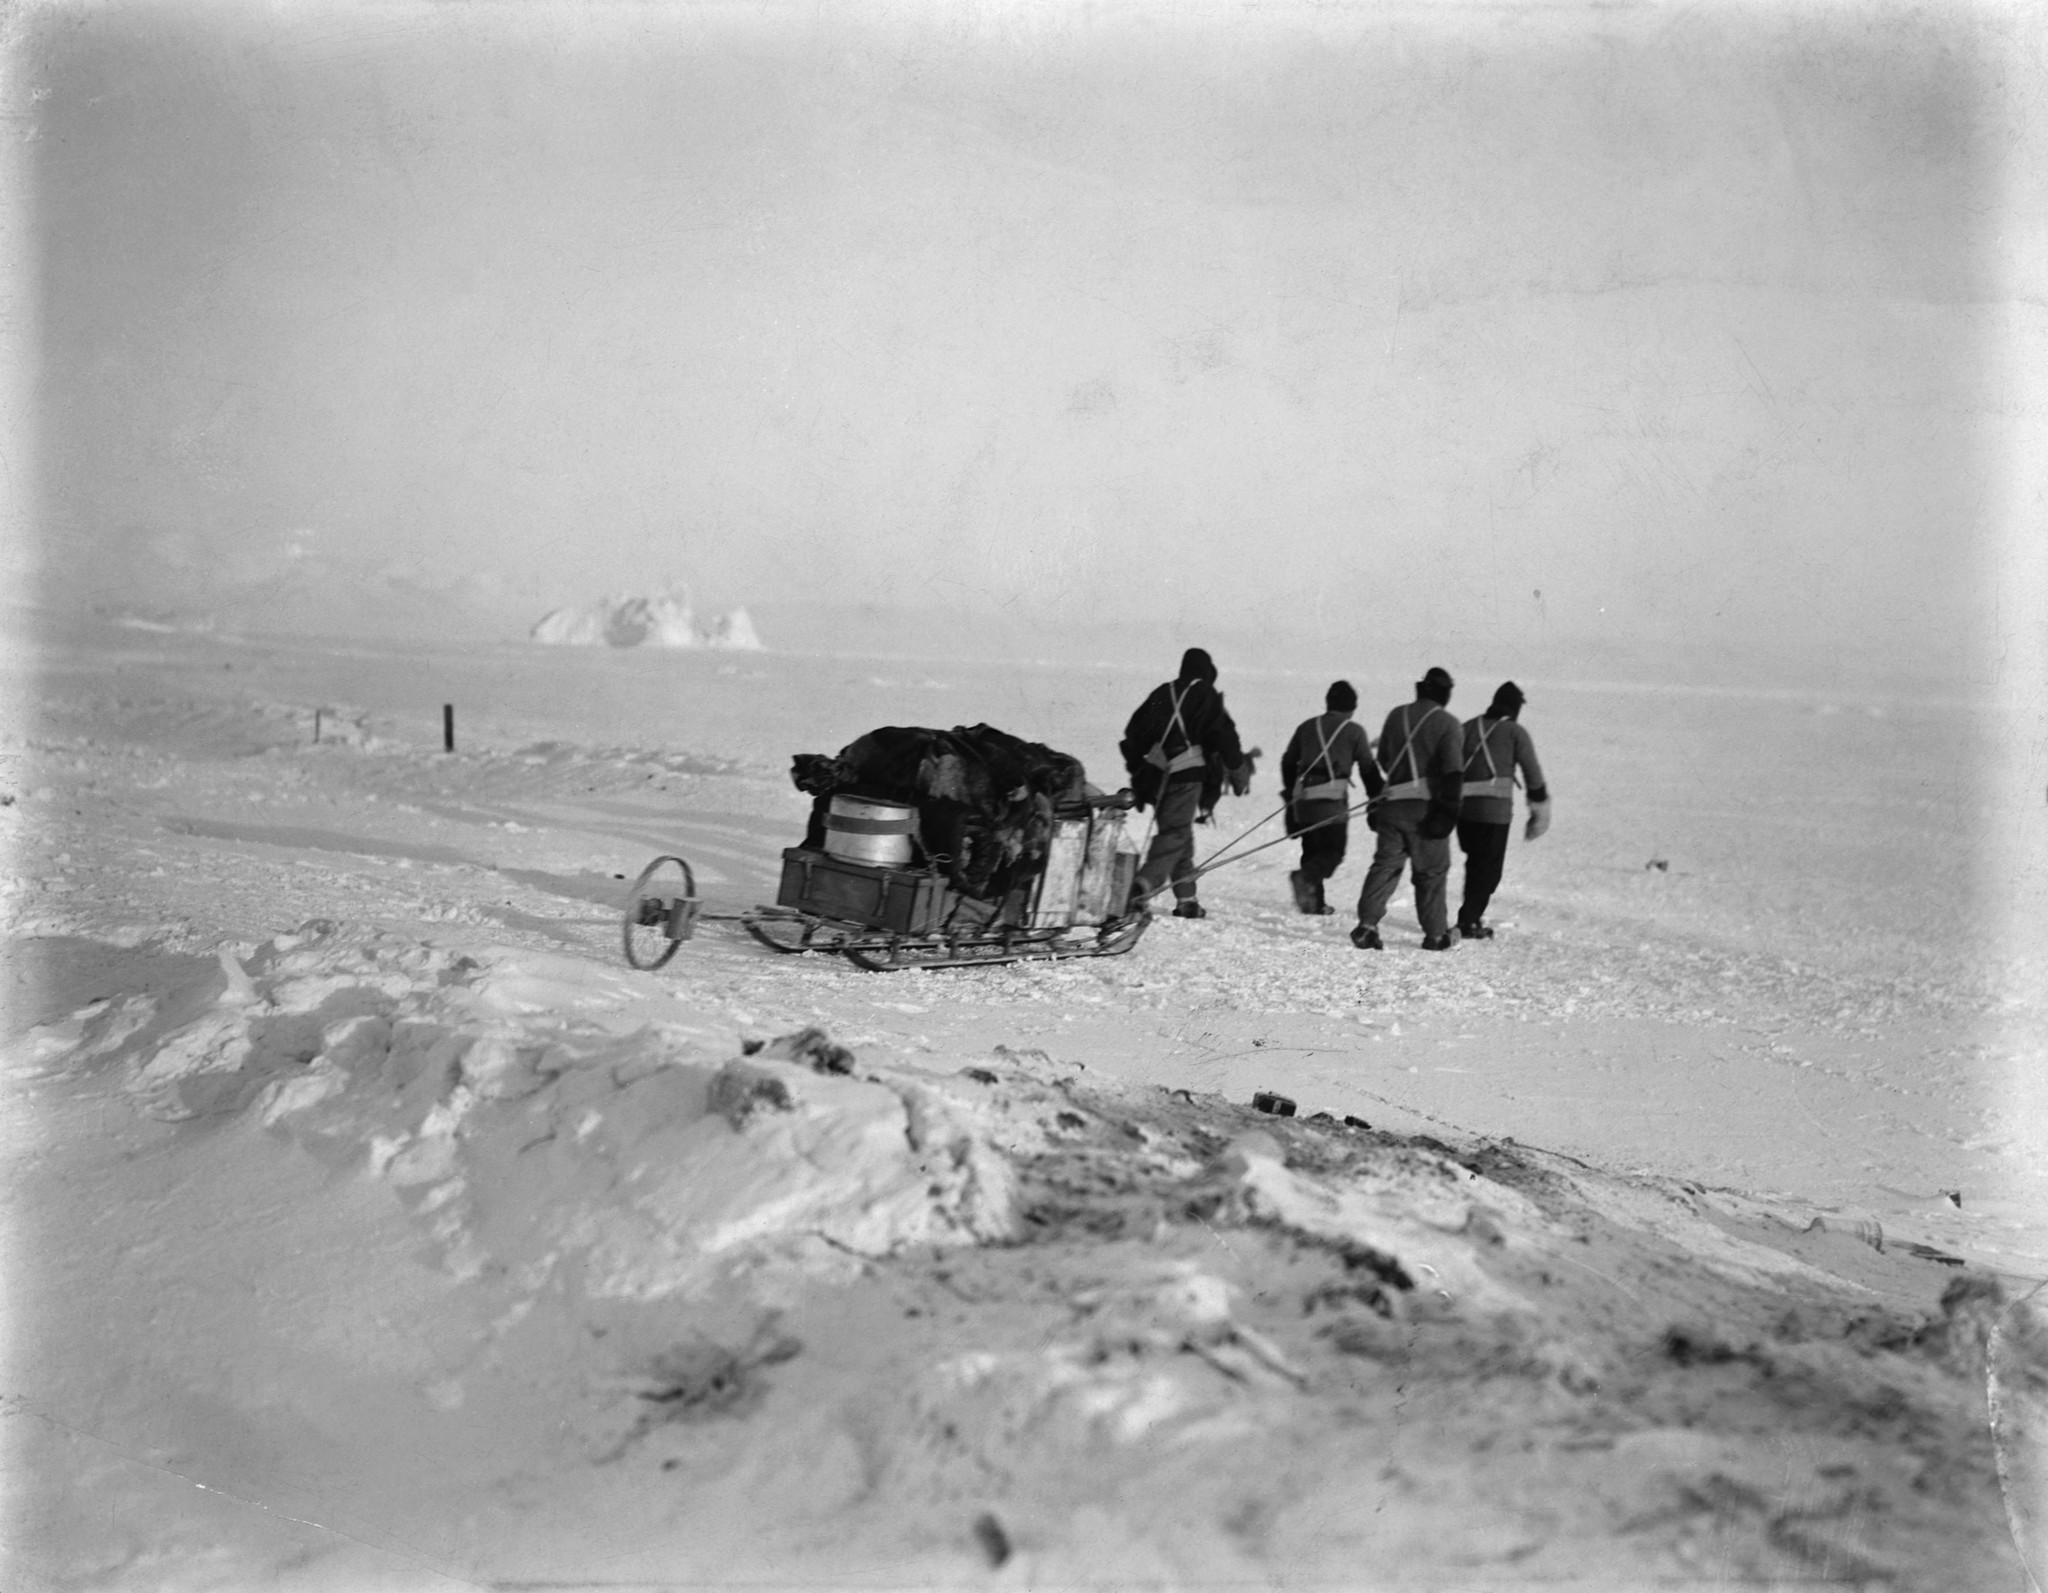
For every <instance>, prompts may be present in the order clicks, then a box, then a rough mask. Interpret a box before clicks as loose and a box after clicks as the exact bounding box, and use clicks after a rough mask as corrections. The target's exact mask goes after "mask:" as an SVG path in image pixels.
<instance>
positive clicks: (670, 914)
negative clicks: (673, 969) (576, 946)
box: [625, 857, 699, 968]
mask: <svg viewBox="0 0 2048 1593" xmlns="http://www.w3.org/2000/svg"><path fill="white" fill-rule="evenodd" d="M698 905H699V904H698V901H697V876H696V875H695V874H693V873H691V872H690V865H689V864H688V863H685V862H684V861H683V860H682V859H681V858H679V857H657V858H656V859H655V860H654V861H653V862H652V863H649V864H648V865H647V867H646V868H644V869H642V870H641V872H640V877H639V878H638V879H636V880H635V881H633V888H632V889H631V890H629V891H628V892H627V893H626V924H625V942H626V961H628V962H629V963H631V964H632V965H633V966H634V967H635V968H659V967H660V966H661V965H662V964H663V963H665V962H667V961H668V960H669V958H671V957H673V956H674V955H675V954H676V947H678V946H680V945H681V944H682V943H683V942H684V941H686V940H688V939H689V938H690V935H691V933H692V932H693V931H694V930H695V929H696V927H697V911H698Z"/></svg>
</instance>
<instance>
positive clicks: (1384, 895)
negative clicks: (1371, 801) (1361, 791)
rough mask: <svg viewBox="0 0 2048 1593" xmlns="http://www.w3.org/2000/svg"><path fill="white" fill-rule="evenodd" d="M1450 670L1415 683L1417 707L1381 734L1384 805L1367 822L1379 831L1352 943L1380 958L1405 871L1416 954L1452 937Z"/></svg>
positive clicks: (1457, 772)
mask: <svg viewBox="0 0 2048 1593" xmlns="http://www.w3.org/2000/svg"><path fill="white" fill-rule="evenodd" d="M1453 684H1454V683H1453V681H1452V680H1451V677H1450V674H1449V672H1448V671H1445V670H1441V669H1432V670H1430V671H1429V673H1428V674H1426V675H1424V676H1423V677H1422V679H1420V680H1418V681H1417V682H1416V683H1415V700H1414V701H1413V702H1411V703H1406V704H1403V705H1402V706H1401V707H1399V708H1396V709H1395V710H1394V711H1393V712H1392V713H1390V714H1388V715H1387V722H1386V723H1385V724H1384V725H1383V726H1381V727H1380V740H1379V752H1378V757H1379V765H1380V768H1381V769H1382V770H1384V771H1385V773H1386V777H1387V789H1386V795H1385V801H1383V802H1382V803H1381V804H1380V808H1379V811H1378V813H1377V814H1375V815H1372V816H1371V817H1370V818H1369V820H1368V822H1370V823H1371V825H1372V827H1373V829H1374V830H1375V831H1377V832H1378V835H1379V844H1378V845H1377V846H1376V847H1375V848H1374V850H1373V855H1372V863H1371V864H1370V866H1368V867H1367V869H1366V871H1365V888H1364V889H1363V890H1361V891H1360V892H1359V893H1358V924H1357V926H1356V927H1355V928H1354V929H1353V930H1352V931H1351V944H1352V945H1354V946H1356V947H1357V948H1358V949H1359V950H1360V951H1381V950H1383V949H1384V945H1383V943H1382V942H1381V940H1380V929H1379V925H1380V920H1381V919H1382V918H1384V917H1385V916H1386V912H1387V903H1388V902H1389V901H1391V900H1392V899H1393V895H1394V891H1395V888H1396V887H1397V886H1399V885H1400V883H1401V871H1402V869H1403V868H1404V867H1407V868H1409V869H1410V870H1411V871H1412V873H1413V875H1414V879H1415V912H1416V916H1417V917H1419V918H1420V919H1421V920H1422V949H1423V950H1424V951H1449V950H1450V949H1451V947H1452V946H1454V945H1456V944H1457V942H1456V941H1455V940H1453V939H1452V938H1451V922H1450V913H1449V910H1448V908H1447V906H1446V902H1445V895H1446V885H1447V881H1448V880H1449V878H1450V873H1451V831H1452V830H1454V829H1456V828H1457V825H1458V804H1459V799H1460V797H1461V796H1462V795H1463V792H1464V785H1465V746H1464V730H1465V727H1464V726H1463V725H1461V724H1459V723H1458V716H1457V715H1456V714H1454V713H1452V712H1451V711H1450V708H1449V707H1448V706H1447V705H1448V704H1449V702H1450V700H1451V687H1452V685H1453Z"/></svg>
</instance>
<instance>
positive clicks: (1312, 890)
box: [1309, 880, 1337, 918]
mask: <svg viewBox="0 0 2048 1593" xmlns="http://www.w3.org/2000/svg"><path fill="white" fill-rule="evenodd" d="M1309 894H1310V895H1311V896H1312V897H1313V898H1314V899H1315V901H1314V905H1313V906H1312V907H1310V908H1309V911H1310V912H1312V913H1314V914H1315V915H1316V916H1317V917H1318V918H1328V917H1329V916H1330V915H1331V914H1332V913H1334V912H1336V910H1337V909H1336V908H1334V907H1332V906H1331V905H1330V904H1329V903H1328V902H1326V901H1324V900H1323V882H1322V881H1321V880H1312V881H1310V883H1309Z"/></svg>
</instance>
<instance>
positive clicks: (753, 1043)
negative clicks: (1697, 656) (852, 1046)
mask: <svg viewBox="0 0 2048 1593" xmlns="http://www.w3.org/2000/svg"><path fill="white" fill-rule="evenodd" d="M740 1053H741V1055H743V1056H758V1057H774V1058H776V1059H777V1060H779V1061H783V1062H801V1063H803V1064H804V1065H805V1066H806V1067H808V1068H809V1069H810V1070H811V1071H812V1072H813V1073H851V1072H852V1071H853V1053H852V1052H851V1051H849V1050H847V1049H846V1047H845V1046H843V1045H841V1044H839V1042H838V1041H836V1040H834V1039H833V1038H832V1037H831V1036H830V1035H829V1034H827V1033H826V1032H825V1031H824V1030H823V1029H820V1028H817V1027H815V1026H814V1027H812V1028H808V1029H799V1030H797V1032H796V1033H795V1034H785V1035H781V1036H778V1037H777V1038H776V1039H773V1040H745V1041H742V1042H741V1044H740Z"/></svg>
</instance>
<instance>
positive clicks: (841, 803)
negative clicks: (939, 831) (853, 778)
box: [825, 796, 917, 868]
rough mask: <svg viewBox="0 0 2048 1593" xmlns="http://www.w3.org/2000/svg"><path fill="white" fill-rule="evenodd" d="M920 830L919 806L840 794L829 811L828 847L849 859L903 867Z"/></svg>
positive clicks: (826, 843) (907, 860)
mask: <svg viewBox="0 0 2048 1593" xmlns="http://www.w3.org/2000/svg"><path fill="white" fill-rule="evenodd" d="M916 833H917V809H916V808H914V807H910V806H908V805H906V804H905V803H902V802H875V801H871V800H869V799H868V798H866V797H849V796H836V797H834V798H833V799H832V801H831V804H830V806H829V807H828V808H827V809H826V811H825V850H826V851H828V852H830V853H831V854H832V855H833V856H834V857H843V858H845V859H846V860H847V861H848V862H849V863H879V864H882V865H883V866H885V867H889V868H900V867H902V866H903V865H904V864H905V863H908V862H909V861H910V838H911V837H912V836H913V835H915V834H916Z"/></svg>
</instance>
